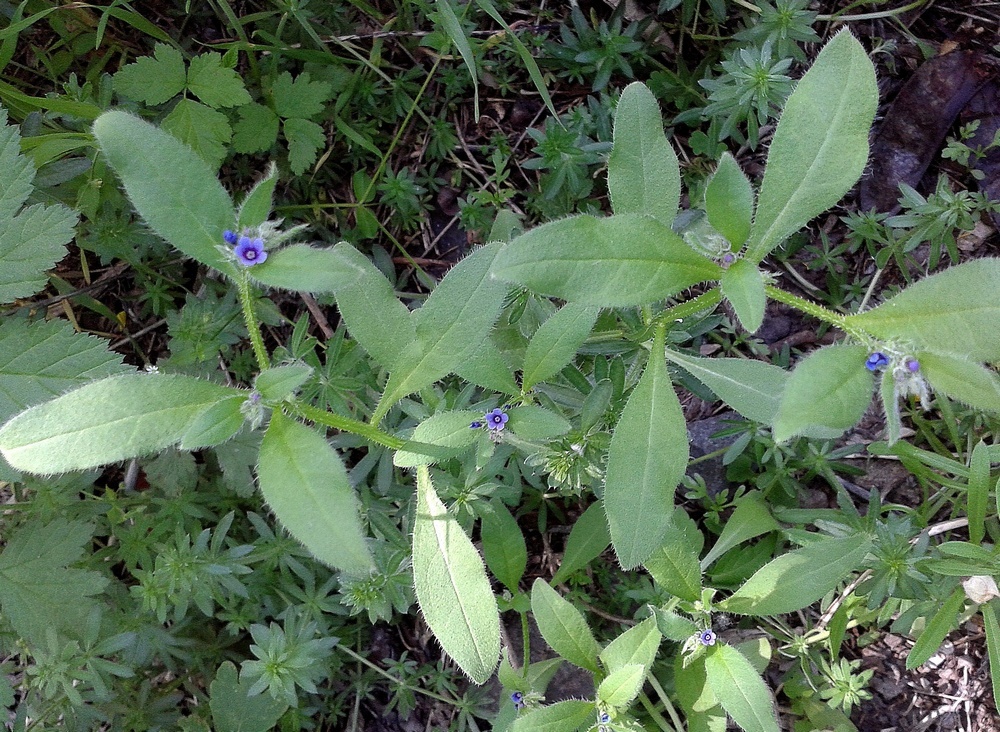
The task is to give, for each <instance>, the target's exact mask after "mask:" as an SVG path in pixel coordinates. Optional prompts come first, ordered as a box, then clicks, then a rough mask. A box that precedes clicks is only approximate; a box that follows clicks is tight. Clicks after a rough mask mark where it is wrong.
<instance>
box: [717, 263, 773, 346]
mask: <svg viewBox="0 0 1000 732" xmlns="http://www.w3.org/2000/svg"><path fill="white" fill-rule="evenodd" d="M721 285H722V294H723V295H724V296H725V298H726V299H727V300H728V301H729V304H730V305H732V306H733V310H734V311H736V317H737V318H739V320H740V325H742V326H743V328H744V329H745V330H747V331H748V332H750V333H754V332H756V330H757V329H758V328H760V326H761V324H762V323H763V322H764V306H765V305H767V296H766V295H765V294H764V275H763V274H762V273H761V271H760V270H759V269H757V265H755V264H753V263H751V262H749V261H747V260H746V259H737V260H736V261H735V262H733V264H732V266H730V267H729V269H727V270H726V271H725V272H723V273H722V281H721Z"/></svg>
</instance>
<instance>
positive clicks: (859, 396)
mask: <svg viewBox="0 0 1000 732" xmlns="http://www.w3.org/2000/svg"><path fill="white" fill-rule="evenodd" d="M867 357H868V351H867V350H866V349H865V347H864V346H845V345H834V346H826V347H825V348H821V349H819V350H818V351H813V352H812V353H811V354H809V355H808V356H807V357H806V358H804V359H802V361H800V362H799V364H798V365H797V366H796V367H795V370H794V371H792V374H791V376H790V377H789V378H788V383H787V384H786V385H785V392H784V395H783V396H782V399H781V405H780V406H779V407H778V414H777V416H776V417H775V419H774V439H775V441H776V442H779V443H780V442H785V441H787V440H789V439H791V438H792V437H795V436H796V435H803V434H805V435H810V436H819V437H837V436H839V435H840V434H841V433H842V432H844V430H847V429H849V428H851V427H853V426H854V425H855V424H857V423H858V420H860V419H861V417H862V416H863V415H864V413H865V410H866V409H868V405H869V404H871V400H872V386H873V377H872V374H871V372H870V371H868V369H866V368H865V359H866V358H867Z"/></svg>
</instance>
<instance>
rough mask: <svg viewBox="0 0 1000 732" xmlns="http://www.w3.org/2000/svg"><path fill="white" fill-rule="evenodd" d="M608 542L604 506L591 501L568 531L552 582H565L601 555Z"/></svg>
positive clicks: (609, 535) (609, 537)
mask: <svg viewBox="0 0 1000 732" xmlns="http://www.w3.org/2000/svg"><path fill="white" fill-rule="evenodd" d="M610 543H611V534H610V533H609V532H608V520H607V518H605V516H604V507H603V506H602V505H601V504H600V503H592V504H591V505H590V508H588V509H587V510H586V511H584V512H583V513H582V514H581V515H580V518H578V519H577V520H576V523H575V524H573V528H572V529H571V530H570V532H569V538H568V539H566V551H564V552H563V556H562V561H560V562H559V569H558V570H556V573H555V575H554V576H553V577H552V584H554V585H558V584H560V583H562V582H565V581H566V578H567V577H569V576H570V575H571V574H572V573H573V572H575V571H577V570H578V569H583V568H584V567H586V566H587V565H588V564H590V563H591V562H592V561H593V560H594V559H596V558H597V557H599V556H601V554H602V553H603V552H604V550H605V549H607V548H608V545H609V544H610Z"/></svg>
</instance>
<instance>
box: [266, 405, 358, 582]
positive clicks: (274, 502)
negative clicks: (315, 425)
mask: <svg viewBox="0 0 1000 732" xmlns="http://www.w3.org/2000/svg"><path fill="white" fill-rule="evenodd" d="M257 480H258V482H259V483H260V493H261V495H262V496H263V497H264V500H265V501H267V504H268V506H270V507H271V510H272V511H273V512H274V515H275V518H277V519H278V521H279V522H280V523H281V525H282V526H284V527H285V529H287V530H288V533H289V534H291V535H292V536H293V537H295V539H296V540H298V541H300V542H301V543H302V544H303V545H304V546H305V547H306V549H308V550H309V551H310V552H311V553H312V555H313V556H314V557H316V558H317V559H318V560H320V561H321V562H324V563H326V564H329V565H330V566H331V567H336V568H338V569H342V570H344V571H345V572H350V573H352V574H367V573H368V572H369V571H370V570H371V569H372V568H373V567H374V564H373V563H372V558H371V554H370V553H369V551H368V547H367V546H366V545H365V536H364V532H363V530H362V528H361V520H360V517H359V516H358V499H357V496H356V495H355V493H354V489H353V488H351V483H350V480H349V479H348V477H347V471H346V470H345V469H344V464H343V463H342V462H341V461H340V458H339V457H338V456H337V453H336V452H335V451H334V449H333V448H332V447H330V444H329V443H328V442H327V441H326V439H325V438H324V437H323V436H321V435H320V434H319V433H318V432H316V431H315V430H313V429H310V428H309V427H306V426H305V425H303V424H302V423H300V422H296V421H295V420H293V419H290V418H288V417H286V416H285V415H283V414H282V413H281V412H278V411H275V412H273V413H272V414H271V423H270V424H269V425H268V428H267V432H265V433H264V440H263V442H261V445H260V462H259V463H258V465H257Z"/></svg>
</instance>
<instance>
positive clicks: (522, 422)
mask: <svg viewBox="0 0 1000 732" xmlns="http://www.w3.org/2000/svg"><path fill="white" fill-rule="evenodd" d="M507 416H508V417H510V420H509V421H508V422H507V429H509V430H510V431H511V432H513V433H514V434H515V435H517V436H518V437H520V438H521V439H523V440H551V439H552V438H554V437H559V436H560V435H565V434H566V433H567V432H569V431H570V429H572V427H573V425H571V424H570V423H569V422H568V421H567V420H566V418H565V417H563V416H562V415H560V414H556V413H555V412H552V411H549V410H548V409H545V407H538V406H535V405H532V404H529V405H526V406H523V407H514V408H513V409H511V410H510V411H509V412H508V413H507Z"/></svg>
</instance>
